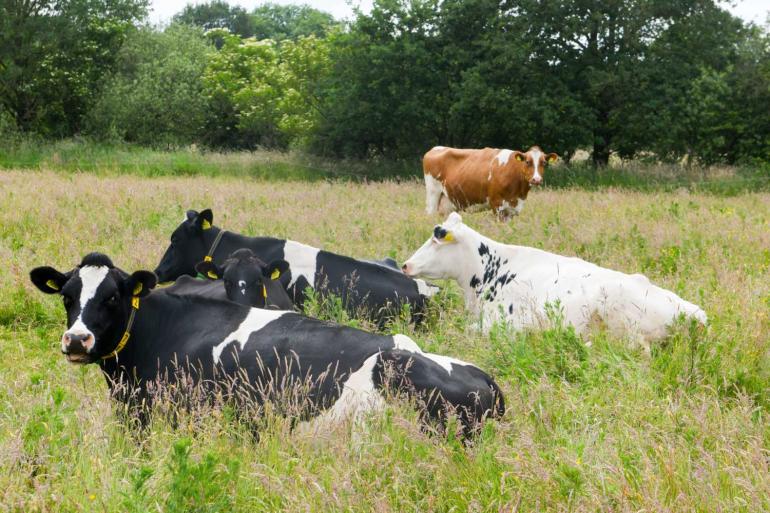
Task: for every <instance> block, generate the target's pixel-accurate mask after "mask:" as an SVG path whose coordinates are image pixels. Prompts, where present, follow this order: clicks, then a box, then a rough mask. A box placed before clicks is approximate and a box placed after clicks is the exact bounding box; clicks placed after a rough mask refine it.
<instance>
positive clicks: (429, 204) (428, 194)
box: [425, 174, 444, 214]
mask: <svg viewBox="0 0 770 513" xmlns="http://www.w3.org/2000/svg"><path fill="white" fill-rule="evenodd" d="M443 192H444V186H443V185H442V184H441V182H440V181H438V180H436V179H435V178H433V176H432V175H430V174H426V175H425V212H426V213H428V214H435V213H436V212H437V211H438V206H439V202H440V201H441V195H442V193H443Z"/></svg>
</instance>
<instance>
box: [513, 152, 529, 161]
mask: <svg viewBox="0 0 770 513" xmlns="http://www.w3.org/2000/svg"><path fill="white" fill-rule="evenodd" d="M513 158H514V159H516V160H518V161H519V162H524V161H526V160H527V156H526V155H525V154H524V153H522V152H520V151H514V152H513Z"/></svg>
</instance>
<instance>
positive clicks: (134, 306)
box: [102, 296, 139, 360]
mask: <svg viewBox="0 0 770 513" xmlns="http://www.w3.org/2000/svg"><path fill="white" fill-rule="evenodd" d="M138 310H139V298H138V297H136V296H134V297H132V298H131V315H130V316H129V317H128V325H127V326H126V331H125V332H124V333H123V337H122V338H121V339H120V342H118V345H117V347H116V348H115V350H114V351H113V352H111V353H110V354H108V355H106V356H102V360H108V359H110V358H113V357H117V356H118V353H119V352H121V351H122V350H123V348H124V347H126V344H127V343H128V339H129V337H130V336H131V328H132V327H133V326H134V318H135V317H136V312H137V311H138Z"/></svg>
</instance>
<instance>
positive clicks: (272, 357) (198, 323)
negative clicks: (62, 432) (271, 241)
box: [30, 253, 505, 436]
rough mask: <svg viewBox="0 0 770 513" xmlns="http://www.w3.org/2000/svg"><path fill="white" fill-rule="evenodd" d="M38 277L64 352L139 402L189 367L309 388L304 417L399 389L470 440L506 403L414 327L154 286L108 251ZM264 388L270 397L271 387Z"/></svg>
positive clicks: (359, 408) (345, 414) (243, 386)
mask: <svg viewBox="0 0 770 513" xmlns="http://www.w3.org/2000/svg"><path fill="white" fill-rule="evenodd" d="M30 277H31V279H32V282H33V283H34V284H35V285H36V286H37V287H38V288H39V289H40V290H41V291H43V292H45V293H48V294H59V295H61V297H62V299H63V301H64V306H65V309H66V313H67V330H66V331H65V332H64V334H63V335H62V338H61V351H62V353H64V355H65V356H66V357H67V359H68V360H69V361H70V362H73V363H82V364H87V363H97V364H98V365H99V366H100V367H101V369H102V371H103V372H104V374H105V375H106V377H107V381H108V383H109V385H110V387H111V390H112V392H113V394H114V396H115V397H116V398H117V399H119V400H122V401H125V402H127V403H129V404H130V405H133V406H135V407H136V405H138V404H142V405H147V404H151V403H152V400H153V395H152V393H151V391H152V389H153V387H154V386H156V385H159V384H163V383H179V382H178V381H177V380H178V377H177V373H178V371H179V369H180V368H187V369H188V372H187V374H186V377H185V379H187V380H192V382H194V383H200V384H205V386H208V387H213V386H215V385H219V384H222V385H223V389H225V390H228V391H229V392H228V393H230V394H232V395H233V397H243V396H244V395H246V396H249V397H251V398H253V399H254V401H255V402H252V403H247V404H251V405H254V404H257V405H259V404H263V403H264V402H265V401H268V400H270V401H272V400H274V398H275V395H276V393H279V392H281V391H282V390H284V389H286V388H287V387H291V386H292V385H293V384H296V383H300V384H306V385H307V386H308V390H307V399H306V400H305V401H304V402H303V407H302V410H301V411H299V412H295V413H294V414H293V415H296V416H297V417H298V418H301V419H309V418H313V417H320V418H325V419H328V420H332V421H337V420H342V419H344V418H349V417H350V416H351V415H357V414H360V413H362V412H365V411H370V410H372V409H373V408H375V407H380V406H382V404H383V399H384V398H385V397H386V396H389V394H385V393H384V392H385V390H389V389H390V387H389V385H390V386H395V387H397V389H396V392H404V393H406V394H407V395H408V396H409V397H411V398H414V399H416V400H417V403H418V404H420V405H421V408H422V410H421V411H422V414H423V415H424V418H426V419H432V420H434V421H438V423H439V425H441V423H442V422H443V419H445V418H446V416H447V414H448V413H449V412H456V413H457V416H458V419H459V420H460V421H461V423H462V425H463V434H464V436H471V435H472V434H473V433H474V431H475V429H476V428H477V427H478V426H479V425H480V423H481V422H482V421H483V420H484V419H485V418H486V417H487V416H493V417H497V416H500V415H502V414H503V413H504V411H505V407H504V403H503V397H502V393H501V392H500V389H499V387H498V386H497V384H496V383H495V382H494V381H493V380H492V378H491V377H490V376H488V375H487V374H486V373H484V372H483V371H481V370H480V369H478V368H477V367H475V366H473V365H471V364H469V363H466V362H462V361H460V360H456V359H453V358H449V357H446V356H440V355H434V354H429V353H423V352H422V351H420V349H419V347H417V345H416V344H415V343H414V341H413V340H412V339H410V338H409V337H407V336H405V335H393V336H384V335H377V334H372V333H367V332H364V331H361V330H357V329H354V328H350V327H345V326H340V325H335V324H331V323H327V322H322V321H319V320H316V319H311V318H308V317H304V316H302V315H300V314H297V313H294V312H286V311H276V310H263V309H259V308H248V307H245V306H242V305H238V304H235V303H232V302H229V301H216V300H212V299H208V298H204V297H200V296H196V295H177V294H169V293H159V292H155V291H151V289H152V288H153V287H154V286H155V285H156V283H157V278H156V276H155V275H154V274H153V273H151V272H149V271H136V272H134V273H133V274H130V275H129V274H127V273H125V272H123V271H122V270H120V269H118V268H116V267H114V266H113V264H112V262H111V261H110V259H109V258H108V257H107V256H105V255H102V254H99V253H92V254H89V255H87V256H86V257H84V258H83V260H82V262H81V263H80V265H79V266H77V267H75V268H74V269H72V270H70V271H68V272H66V273H61V272H59V271H57V270H56V269H54V268H52V267H38V268H35V269H33V270H32V271H31V273H30ZM118 385H120V386H118ZM228 387H229V388H228ZM179 388H182V387H179ZM218 390H220V389H218ZM265 390H267V391H270V394H269V395H263V394H262V393H261V392H260V391H265ZM220 391H221V390H220ZM278 397H280V394H278ZM236 404H237V405H242V404H243V403H239V402H237V401H236ZM141 411H146V410H143V409H142V410H141Z"/></svg>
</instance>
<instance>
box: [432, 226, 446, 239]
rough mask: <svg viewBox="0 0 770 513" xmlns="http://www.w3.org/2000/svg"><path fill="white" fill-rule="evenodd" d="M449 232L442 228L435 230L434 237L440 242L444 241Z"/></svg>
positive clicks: (438, 227) (437, 227)
mask: <svg viewBox="0 0 770 513" xmlns="http://www.w3.org/2000/svg"><path fill="white" fill-rule="evenodd" d="M446 234H447V231H446V230H445V229H443V228H442V227H440V226H436V227H435V228H433V236H434V237H436V238H437V239H438V240H443V239H444V237H446Z"/></svg>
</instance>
